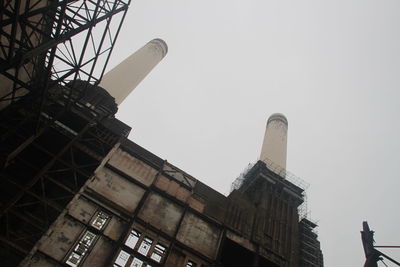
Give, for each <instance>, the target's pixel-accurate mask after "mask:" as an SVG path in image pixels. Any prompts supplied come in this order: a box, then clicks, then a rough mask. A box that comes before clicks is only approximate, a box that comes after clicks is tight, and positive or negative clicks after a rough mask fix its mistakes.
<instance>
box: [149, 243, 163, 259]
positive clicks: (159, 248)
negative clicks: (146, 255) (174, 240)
mask: <svg viewBox="0 0 400 267" xmlns="http://www.w3.org/2000/svg"><path fill="white" fill-rule="evenodd" d="M165 251H166V247H164V246H163V245H161V244H160V243H158V244H157V245H156V246H155V247H154V249H153V253H152V254H151V257H150V258H152V259H153V260H155V261H156V262H161V260H162V258H163V256H164V254H165Z"/></svg>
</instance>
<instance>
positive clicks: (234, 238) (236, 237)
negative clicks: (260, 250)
mask: <svg viewBox="0 0 400 267" xmlns="http://www.w3.org/2000/svg"><path fill="white" fill-rule="evenodd" d="M226 237H227V238H229V239H230V240H232V241H234V242H236V243H238V244H239V245H241V246H243V247H245V248H247V249H248V250H250V251H253V252H256V251H257V246H256V245H254V244H253V243H252V242H251V241H250V240H249V239H248V238H244V237H242V236H239V235H237V234H235V233H234V232H231V231H226Z"/></svg>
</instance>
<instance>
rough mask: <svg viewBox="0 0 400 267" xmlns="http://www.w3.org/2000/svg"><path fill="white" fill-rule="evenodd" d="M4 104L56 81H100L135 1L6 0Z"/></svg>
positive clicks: (0, 97) (2, 16) (1, 66)
mask: <svg viewBox="0 0 400 267" xmlns="http://www.w3.org/2000/svg"><path fill="white" fill-rule="evenodd" d="M1 3H2V6H1V8H0V20H1V21H0V27H1V29H0V41H1V42H0V79H1V82H2V87H1V88H0V93H1V94H0V108H2V107H4V106H5V105H6V104H9V103H12V102H15V101H17V100H18V99H20V98H21V97H22V96H24V95H25V94H27V93H28V92H35V94H38V95H40V96H41V97H42V99H43V100H45V99H46V97H47V94H48V89H49V88H52V87H54V86H55V85H58V84H62V85H66V84H68V83H71V82H74V81H75V80H84V81H88V82H89V83H91V84H98V83H99V81H100V80H101V77H102V75H103V73H104V69H105V67H106V64H107V62H108V60H109V58H110V54H111V52H112V50H113V47H114V44H115V41H116V38H117V36H118V33H119V31H120V28H121V25H122V22H123V19H124V17H125V15H126V11H127V9H128V6H129V3H130V0H97V1H95V0H81V1H76V0H4V1H1Z"/></svg>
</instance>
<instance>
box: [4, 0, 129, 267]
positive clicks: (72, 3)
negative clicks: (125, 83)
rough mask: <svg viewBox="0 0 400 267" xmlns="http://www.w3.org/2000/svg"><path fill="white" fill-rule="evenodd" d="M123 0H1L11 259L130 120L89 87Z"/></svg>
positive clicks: (100, 68) (7, 258)
mask: <svg viewBox="0 0 400 267" xmlns="http://www.w3.org/2000/svg"><path fill="white" fill-rule="evenodd" d="M129 4H130V0H78V1H77V0H2V1H0V167H1V172H0V191H1V194H0V195H1V197H0V207H1V209H0V255H1V257H2V258H3V259H4V262H3V265H4V266H15V265H17V264H18V262H20V261H21V260H22V259H23V258H24V257H25V256H26V255H27V253H29V251H30V249H31V248H32V247H33V246H34V244H35V243H36V242H37V240H39V238H40V237H41V236H42V235H43V234H44V233H45V232H46V230H47V229H48V227H49V226H50V224H51V223H52V222H53V221H54V220H55V219H56V218H57V216H58V215H59V214H60V212H61V211H62V210H63V209H64V207H65V206H66V204H67V203H68V202H69V201H70V200H71V199H72V197H73V196H74V195H75V194H76V193H77V192H78V191H79V190H80V188H81V186H82V185H83V184H84V183H85V182H86V181H87V179H89V178H90V176H91V175H92V174H93V171H94V170H95V169H96V168H97V166H98V165H99V164H100V162H101V161H102V159H103V158H104V157H105V155H106V154H107V153H108V152H109V151H110V150H111V148H112V147H113V146H114V145H115V143H116V142H118V140H120V138H121V137H126V136H127V134H128V132H129V130H130V128H129V127H127V126H126V125H124V124H122V123H119V122H117V121H116V120H113V119H111V118H110V117H112V116H113V115H114V114H115V112H116V110H117V108H116V105H115V103H114V101H113V99H112V97H111V96H109V95H108V94H107V93H106V92H105V91H102V90H101V89H98V88H97V86H96V85H97V84H98V83H99V82H100V80H101V77H102V76H103V73H104V70H105V67H106V65H107V62H108V60H109V58H110V55H111V52H112V50H113V48H114V44H115V41H116V38H117V36H118V33H119V31H120V29H121V25H122V22H123V20H124V17H125V15H126V12H127V9H128V6H129Z"/></svg>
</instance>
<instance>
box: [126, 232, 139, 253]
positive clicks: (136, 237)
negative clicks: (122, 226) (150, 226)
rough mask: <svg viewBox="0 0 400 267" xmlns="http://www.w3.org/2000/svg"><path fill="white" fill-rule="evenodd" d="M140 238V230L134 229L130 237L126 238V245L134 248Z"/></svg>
mask: <svg viewBox="0 0 400 267" xmlns="http://www.w3.org/2000/svg"><path fill="white" fill-rule="evenodd" d="M139 238H140V232H138V231H136V230H132V231H131V233H130V234H129V236H128V238H127V239H126V242H125V245H127V246H128V247H130V248H132V249H134V248H135V246H136V244H137V242H138V241H139Z"/></svg>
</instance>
